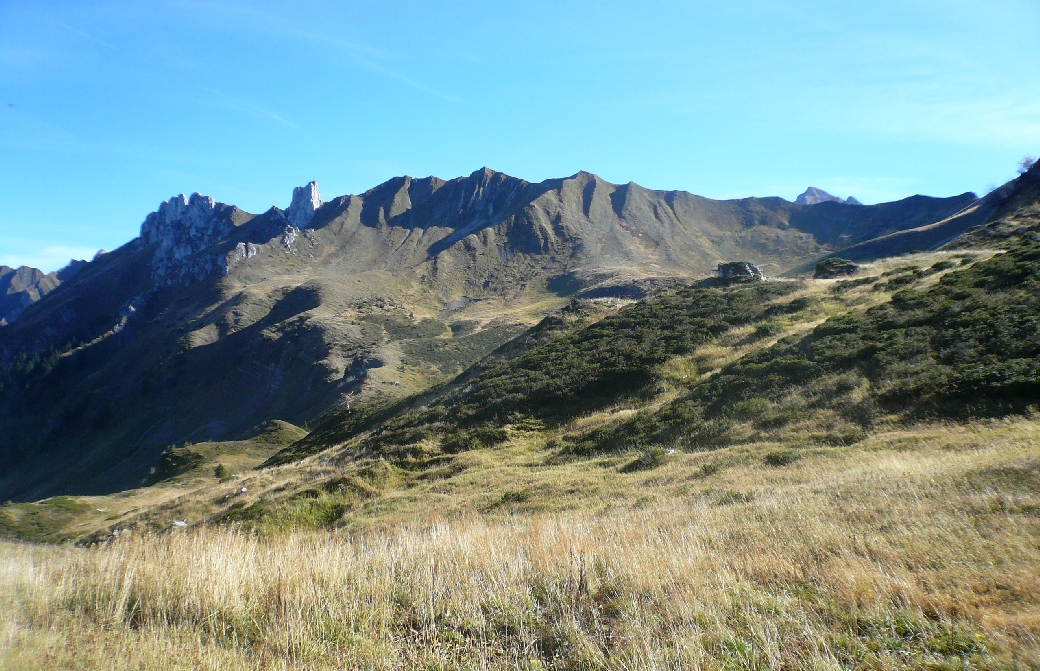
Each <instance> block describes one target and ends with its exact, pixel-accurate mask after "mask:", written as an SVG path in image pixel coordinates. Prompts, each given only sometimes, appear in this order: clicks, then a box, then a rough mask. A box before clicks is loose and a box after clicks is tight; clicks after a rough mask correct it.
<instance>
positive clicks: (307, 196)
mask: <svg viewBox="0 0 1040 671" xmlns="http://www.w3.org/2000/svg"><path fill="white" fill-rule="evenodd" d="M321 206H322V202H321V193H320V192H319V191H318V183H317V182H310V183H309V184H307V186H298V187H296V188H295V189H293V194H292V203H290V204H289V207H288V209H286V210H285V218H286V219H287V220H288V221H289V225H291V226H295V227H296V228H306V227H307V226H308V225H309V224H310V223H311V220H312V219H314V213H315V212H316V211H317V210H318V208H319V207H321Z"/></svg>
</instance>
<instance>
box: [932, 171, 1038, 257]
mask: <svg viewBox="0 0 1040 671" xmlns="http://www.w3.org/2000/svg"><path fill="white" fill-rule="evenodd" d="M983 200H984V201H985V202H987V204H989V206H990V209H991V213H990V215H989V217H988V219H987V220H986V223H985V224H984V225H976V226H972V227H971V228H969V229H968V230H967V231H965V232H964V234H963V235H961V236H959V237H957V238H956V239H954V240H953V241H951V242H949V243H947V245H946V246H945V248H946V249H970V248H973V247H974V248H991V249H992V248H999V247H1006V246H1007V245H1008V244H1013V241H1014V240H1015V239H1016V238H1018V237H1021V236H1024V235H1028V236H1031V237H1034V238H1035V237H1036V236H1037V235H1040V162H1037V163H1034V164H1033V165H1032V167H1031V168H1030V169H1029V170H1027V171H1026V172H1025V173H1023V174H1022V175H1020V176H1019V177H1018V178H1017V179H1015V180H1013V181H1011V182H1009V183H1007V184H1005V185H1004V186H1002V187H1000V188H999V189H996V190H995V191H993V193H991V194H989V195H988V196H986V198H985V199H983Z"/></svg>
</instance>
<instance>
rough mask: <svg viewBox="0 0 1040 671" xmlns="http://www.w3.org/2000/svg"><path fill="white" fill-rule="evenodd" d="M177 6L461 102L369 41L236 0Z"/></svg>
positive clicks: (433, 94) (439, 96) (432, 94)
mask: <svg viewBox="0 0 1040 671" xmlns="http://www.w3.org/2000/svg"><path fill="white" fill-rule="evenodd" d="M178 6H180V7H183V8H185V9H190V10H193V11H197V12H200V13H203V14H205V15H207V16H209V17H212V16H213V14H223V15H224V16H223V17H222V20H225V21H230V20H231V19H237V21H234V23H236V24H237V25H239V26H240V27H242V28H244V29H247V30H252V31H253V32H255V33H258V34H261V35H264V36H266V37H278V38H283V39H291V40H296V41H299V42H306V43H309V44H313V45H317V46H322V47H326V48H331V49H334V50H336V51H337V52H339V54H340V55H341V56H344V57H345V59H346V62H347V64H349V65H352V66H354V67H357V68H360V69H363V70H367V71H369V72H371V73H373V74H376V75H379V76H382V77H385V78H387V79H389V80H392V81H395V82H397V83H399V84H402V85H404V86H407V87H408V88H411V89H414V90H416V91H419V92H421V93H425V94H427V95H431V96H434V97H436V98H440V99H441V100H445V101H448V102H456V103H457V102H462V100H461V99H460V98H458V97H457V96H454V95H451V94H449V93H445V92H444V91H440V90H438V89H436V88H434V87H432V86H429V85H427V84H424V83H423V82H421V81H419V80H417V79H415V78H413V77H410V76H408V75H406V74H404V73H403V72H400V71H399V70H398V69H396V68H393V67H390V66H389V65H387V64H386V61H395V60H400V59H401V56H399V55H397V54H394V53H391V52H388V51H386V50H383V49H377V48H375V47H373V46H371V45H369V44H365V43H363V42H358V41H355V40H349V39H345V38H342V37H338V36H333V35H328V34H325V33H321V32H316V31H314V30H309V29H306V28H302V27H300V26H299V25H298V24H297V23H296V22H294V21H293V20H291V19H288V18H286V17H284V16H277V15H275V14H271V13H269V12H265V11H263V10H259V9H256V8H255V7H248V6H244V5H240V4H237V3H229V2H216V3H209V2H206V3H200V2H181V3H178Z"/></svg>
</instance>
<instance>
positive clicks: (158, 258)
mask: <svg viewBox="0 0 1040 671" xmlns="http://www.w3.org/2000/svg"><path fill="white" fill-rule="evenodd" d="M233 209H234V208H233V207H231V206H229V205H225V204H224V203H218V202H217V201H215V200H213V198H211V197H210V196H204V195H202V194H200V193H193V194H191V197H190V198H189V197H186V196H185V195H184V194H180V195H178V196H174V197H173V198H171V199H169V200H165V201H163V202H162V204H161V205H160V206H159V209H158V210H156V211H155V212H152V213H151V214H149V215H148V216H147V217H146V218H145V220H144V223H142V224H141V240H143V241H144V243H145V244H149V245H151V244H155V245H157V247H156V250H155V254H154V256H153V257H152V279H153V280H155V283H156V285H158V286H167V285H170V284H177V283H182V282H184V281H187V280H189V279H191V278H194V279H201V277H204V276H206V275H208V274H210V273H211V272H213V270H214V268H210V267H209V266H210V265H212V264H209V263H208V262H207V263H206V264H203V265H205V266H206V267H200V266H198V264H197V263H187V260H188V259H189V258H190V257H192V256H194V255H195V254H196V253H197V252H199V251H201V250H203V249H205V248H206V247H209V246H210V245H212V244H214V243H215V242H217V241H219V240H220V239H222V238H223V237H225V236H226V235H227V234H228V233H229V232H230V231H231V229H232V228H233V227H234V224H233V222H232V221H231V218H230V216H228V213H229V211H230V210H233Z"/></svg>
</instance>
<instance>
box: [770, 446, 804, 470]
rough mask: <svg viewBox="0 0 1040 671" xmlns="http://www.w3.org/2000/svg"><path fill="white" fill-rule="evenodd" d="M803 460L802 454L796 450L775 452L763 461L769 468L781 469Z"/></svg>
mask: <svg viewBox="0 0 1040 671" xmlns="http://www.w3.org/2000/svg"><path fill="white" fill-rule="evenodd" d="M801 458H802V455H801V453H800V452H798V451H796V450H775V451H773V452H770V453H769V454H767V455H766V456H765V458H764V459H763V461H764V462H765V463H766V464H768V465H769V466H775V467H780V466H787V465H789V464H793V463H794V462H796V461H798V460H799V459H801Z"/></svg>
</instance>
